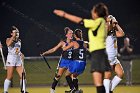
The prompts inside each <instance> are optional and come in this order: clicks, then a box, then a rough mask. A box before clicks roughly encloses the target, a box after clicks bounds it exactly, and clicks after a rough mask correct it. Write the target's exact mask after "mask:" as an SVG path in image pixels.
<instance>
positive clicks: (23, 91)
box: [21, 91, 29, 93]
mask: <svg viewBox="0 0 140 93" xmlns="http://www.w3.org/2000/svg"><path fill="white" fill-rule="evenodd" d="M21 93H29V92H27V91H26V92H24V91H22V92H21Z"/></svg>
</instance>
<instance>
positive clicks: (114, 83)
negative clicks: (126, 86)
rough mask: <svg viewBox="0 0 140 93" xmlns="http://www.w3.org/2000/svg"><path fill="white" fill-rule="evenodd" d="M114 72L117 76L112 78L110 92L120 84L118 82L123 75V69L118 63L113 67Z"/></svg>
mask: <svg viewBox="0 0 140 93" xmlns="http://www.w3.org/2000/svg"><path fill="white" fill-rule="evenodd" d="M114 70H115V72H116V74H117V75H116V76H114V78H113V79H112V81H111V91H113V90H114V88H115V87H116V86H117V85H118V84H119V83H120V81H121V80H122V77H123V74H124V71H123V68H122V66H121V64H120V63H117V64H116V65H115V68H114Z"/></svg>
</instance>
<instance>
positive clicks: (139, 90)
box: [0, 86, 140, 93]
mask: <svg viewBox="0 0 140 93" xmlns="http://www.w3.org/2000/svg"><path fill="white" fill-rule="evenodd" d="M80 88H81V89H82V90H83V92H84V93H96V88H95V87H92V86H81V87H80ZM68 89H69V88H68V87H57V88H56V93H65V90H68ZM1 90H2V91H3V89H1V88H0V93H1V92H2V91H1ZM27 90H28V92H29V93H49V90H50V88H49V87H32V88H31V87H29V88H27ZM9 93H20V89H19V88H10V89H9ZM114 93H140V86H118V87H117V88H116V89H115V90H114Z"/></svg>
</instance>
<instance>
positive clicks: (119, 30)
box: [116, 24, 125, 37]
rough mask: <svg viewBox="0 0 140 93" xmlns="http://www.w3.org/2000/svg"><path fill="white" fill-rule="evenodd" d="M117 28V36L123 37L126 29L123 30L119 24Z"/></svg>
mask: <svg viewBox="0 0 140 93" xmlns="http://www.w3.org/2000/svg"><path fill="white" fill-rule="evenodd" d="M116 30H117V31H116V36H117V37H123V36H124V35H125V33H124V31H123V30H122V28H121V27H120V25H119V24H116Z"/></svg>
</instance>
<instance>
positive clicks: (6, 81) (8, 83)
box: [4, 79, 11, 92]
mask: <svg viewBox="0 0 140 93" xmlns="http://www.w3.org/2000/svg"><path fill="white" fill-rule="evenodd" d="M10 83H11V81H10V80H8V79H5V81H4V92H6V91H7V92H8V89H9V86H10Z"/></svg>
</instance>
